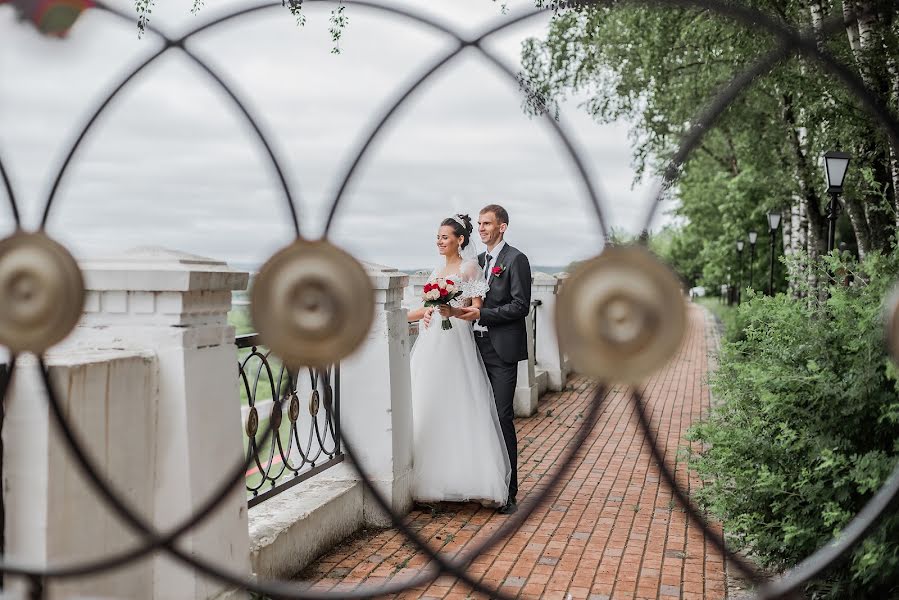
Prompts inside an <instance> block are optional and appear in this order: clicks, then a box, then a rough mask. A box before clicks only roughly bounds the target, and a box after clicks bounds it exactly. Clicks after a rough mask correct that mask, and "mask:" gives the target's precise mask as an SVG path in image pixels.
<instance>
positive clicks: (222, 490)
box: [0, 357, 270, 579]
mask: <svg viewBox="0 0 899 600" xmlns="http://www.w3.org/2000/svg"><path fill="white" fill-rule="evenodd" d="M39 366H40V371H41V374H42V377H43V382H44V388H45V390H46V392H47V396H48V398H49V400H50V403H51V405H52V404H54V403H55V404H56V405H57V406H56V407H55V408H56V409H57V410H58V412H57V411H56V410H53V411H51V412H52V414H53V415H54V418H55V419H57V420H58V425H59V427H60V430H61V431H62V433H63V437H64V438H65V441H66V443H67V445H68V446H69V447H70V451H71V452H72V454H73V456H74V458H75V459H76V462H78V464H79V465H80V466H81V468H83V469H84V470H85V472H86V477H87V479H88V483H90V484H91V485H92V486H94V487H95V489H96V490H97V491H98V493H99V494H100V496H101V497H102V498H105V499H107V502H108V504H110V505H111V506H112V508H113V509H114V510H115V511H116V512H117V513H119V515H120V516H122V518H123V520H124V521H125V522H126V523H127V524H128V525H129V526H131V527H132V528H133V529H135V530H136V531H138V532H141V533H145V536H144V539H143V540H142V541H143V542H144V543H137V544H135V545H134V547H132V548H127V549H125V550H122V551H119V552H118V553H111V554H110V555H108V556H105V557H100V558H97V559H91V560H88V561H85V562H83V563H79V564H72V565H63V566H59V567H53V566H49V567H47V566H32V565H26V564H23V563H16V562H12V561H8V560H6V559H5V558H4V559H3V560H0V573H9V574H11V575H23V576H29V577H53V578H60V579H61V578H68V577H80V576H85V575H92V574H95V573H99V572H102V571H107V570H111V569H115V568H118V567H122V566H125V565H127V564H128V563H131V562H133V561H135V560H137V559H139V558H142V557H144V556H146V555H148V554H150V553H152V552H154V551H156V550H159V549H169V548H172V547H173V546H174V543H175V541H176V540H177V539H178V538H180V537H181V536H182V535H184V534H185V533H186V532H188V531H190V530H191V529H193V528H194V527H196V526H197V525H199V524H200V523H202V522H203V521H205V520H206V519H207V518H208V517H209V516H210V515H211V514H212V513H213V512H214V511H215V509H216V507H217V506H218V505H219V504H220V503H221V501H222V499H223V498H224V496H225V495H226V494H227V493H228V492H229V490H230V489H231V488H233V487H234V486H236V485H237V484H238V483H239V482H241V481H243V478H244V474H245V473H246V469H247V467H249V465H250V464H251V463H250V460H249V458H247V460H246V461H244V462H243V463H242V464H238V465H235V468H234V469H232V471H230V472H228V473H226V476H225V477H224V478H223V480H222V481H221V482H220V483H219V484H218V485H217V486H215V487H214V488H213V490H212V493H210V495H209V496H208V498H206V500H205V501H204V502H203V503H202V504H201V505H200V506H199V508H198V509H197V510H196V511H195V512H194V514H192V515H189V516H188V517H186V518H185V519H184V520H183V521H182V522H181V523H180V524H179V525H177V526H176V527H173V528H172V529H170V530H169V531H167V532H165V533H163V534H158V533H157V532H154V531H153V530H152V528H150V526H149V525H147V524H146V523H144V522H143V519H142V518H141V517H140V516H139V515H138V514H137V513H134V512H132V511H131V510H130V509H129V507H128V506H127V505H125V504H122V503H119V502H118V500H119V497H118V494H117V493H116V492H114V491H113V487H112V486H109V485H108V484H107V482H106V481H105V480H104V478H103V476H102V475H100V470H99V469H97V468H96V465H95V464H94V463H93V461H92V459H90V457H89V456H88V454H87V453H86V451H85V450H84V448H83V446H82V445H81V442H80V440H79V439H78V437H77V434H76V433H75V432H74V430H73V429H72V428H71V427H70V426H69V423H68V421H66V420H65V415H64V414H63V413H62V410H61V408H60V407H59V403H58V400H57V396H56V392H55V390H54V388H53V386H52V382H51V380H50V376H49V372H48V370H47V367H46V365H45V364H44V359H43V357H40V358H39ZM9 377H12V372H11V371H10V375H9ZM8 381H9V378H7V383H8ZM8 391H9V388H8V386H0V404H2V403H4V402H5V401H6V394H7V393H8ZM51 408H54V407H53V406H51ZM268 429H270V427H269V428H268ZM265 435H268V432H267V433H266V434H265ZM82 459H84V462H82Z"/></svg>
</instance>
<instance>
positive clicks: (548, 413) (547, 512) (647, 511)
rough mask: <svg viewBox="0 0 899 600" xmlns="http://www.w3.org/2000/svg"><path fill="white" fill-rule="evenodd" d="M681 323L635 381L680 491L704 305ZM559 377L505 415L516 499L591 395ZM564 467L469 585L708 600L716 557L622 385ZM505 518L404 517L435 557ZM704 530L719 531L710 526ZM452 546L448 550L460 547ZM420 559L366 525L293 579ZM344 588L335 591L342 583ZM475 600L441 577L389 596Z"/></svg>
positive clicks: (542, 473)
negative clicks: (674, 338)
mask: <svg viewBox="0 0 899 600" xmlns="http://www.w3.org/2000/svg"><path fill="white" fill-rule="evenodd" d="M688 315H689V329H688V333H687V336H686V339H685V341H684V344H683V346H682V347H681V349H680V351H679V352H678V355H677V356H676V357H675V358H674V359H673V360H672V361H671V362H670V363H669V364H668V365H667V366H666V367H665V368H664V369H663V370H662V371H660V372H659V373H657V374H656V375H655V376H654V377H653V378H652V379H650V380H649V381H648V382H646V385H645V389H644V406H645V408H646V413H647V415H648V416H649V417H650V420H651V421H652V423H653V426H652V428H653V432H654V434H655V436H656V437H657V438H658V441H659V450H660V452H661V454H662V455H663V456H664V457H665V460H666V464H667V465H668V466H669V468H671V469H673V470H674V475H675V479H676V480H677V481H678V483H679V485H681V486H683V488H684V489H685V491H687V492H690V491H691V490H695V488H696V487H697V486H698V485H699V481H698V479H697V478H696V477H695V476H694V475H692V474H689V473H688V472H687V471H686V466H685V465H684V463H683V462H680V463H678V462H676V461H675V456H676V455H677V453H678V452H679V451H680V449H681V448H683V447H686V446H689V444H688V443H687V442H686V441H684V439H683V436H684V433H685V432H686V430H687V428H689V426H690V425H691V424H692V423H693V422H694V421H696V420H697V419H699V418H700V417H701V416H702V415H704V414H705V413H706V412H707V411H708V408H709V392H708V388H707V387H706V385H705V381H706V376H707V368H708V350H709V348H708V346H707V338H706V321H705V317H704V312H703V311H702V309H700V308H699V307H697V306H693V305H691V306H690V307H689V313H688ZM595 391H596V388H595V385H594V384H593V383H592V382H590V381H589V380H587V379H585V378H583V377H579V376H572V377H571V378H569V380H568V386H567V388H566V390H565V391H563V392H559V393H554V394H547V395H545V396H543V397H542V398H541V399H540V405H539V407H538V415H536V416H534V417H531V418H529V419H519V420H516V423H515V425H516V429H517V430H518V439H519V479H520V482H521V490H520V497H519V500H520V501H523V500H526V499H527V498H528V497H529V496H531V495H532V494H535V493H537V492H538V491H542V490H544V489H546V486H547V485H548V483H549V477H550V476H551V474H552V473H554V472H555V471H556V469H558V467H559V466H560V465H561V461H562V456H563V454H564V452H565V447H566V442H568V441H569V440H570V439H572V437H573V436H574V435H575V434H576V432H577V430H578V426H579V425H580V424H581V423H582V422H583V417H584V416H586V414H587V411H588V409H589V407H590V403H591V402H592V400H593V396H594V395H595ZM573 467H574V468H573V469H572V470H571V472H570V473H569V475H568V476H567V477H566V479H564V480H563V481H561V482H560V483H559V484H558V486H557V487H556V488H554V492H553V493H552V494H551V495H550V498H549V500H548V502H547V504H546V505H545V506H543V507H541V508H539V509H537V510H536V511H534V512H533V513H532V514H531V515H530V517H529V518H528V520H527V521H526V522H525V523H524V524H523V525H522V526H521V527H520V528H519V530H518V531H517V532H516V533H514V534H513V535H512V536H510V537H509V538H508V539H506V540H505V541H503V542H500V543H499V544H498V545H496V546H494V547H493V548H491V549H490V550H488V552H486V553H485V554H484V555H482V556H480V557H478V558H476V559H475V560H474V561H473V563H472V565H471V566H470V567H469V569H468V572H469V574H471V575H472V576H474V577H475V578H476V579H478V580H480V581H481V583H482V584H485V585H489V586H492V587H494V588H497V589H502V590H503V591H504V592H506V593H508V594H509V595H511V596H517V597H519V598H528V599H530V598H543V599H546V600H554V599H556V598H557V599H558V600H568V599H569V598H570V599H571V600H575V599H586V600H618V599H631V600H636V599H641V600H643V599H650V598H651V599H653V600H665V599H666V598H681V599H683V600H689V599H691V598H692V599H696V600H698V599H703V600H719V598H721V597H723V594H722V592H723V590H724V589H725V588H726V585H725V578H724V572H725V561H724V559H723V557H722V556H721V555H720V554H718V553H717V552H716V551H715V550H714V548H713V547H712V546H711V545H710V544H709V543H708V542H707V540H705V538H704V535H703V531H702V529H701V528H700V527H699V526H698V524H697V523H693V522H689V520H688V518H687V515H686V513H685V512H684V510H683V508H681V507H680V506H679V505H678V504H677V501H676V500H674V499H673V496H672V494H671V492H670V490H669V489H668V488H667V487H666V485H665V483H664V482H663V481H662V478H661V477H660V473H659V469H658V467H657V465H655V464H654V462H653V460H652V456H651V454H650V452H649V448H648V446H647V442H646V440H645V439H644V438H643V436H642V434H641V431H640V429H639V423H638V420H637V416H636V412H635V406H634V403H633V402H632V401H631V399H630V397H629V396H628V394H627V390H626V389H624V388H612V389H611V390H609V391H608V393H607V394H606V396H605V397H604V398H603V405H602V413H601V414H600V416H599V417H598V419H597V423H596V426H595V427H594V428H593V430H592V431H591V433H590V434H589V436H588V438H587V440H586V441H585V442H584V444H582V445H581V447H580V448H579V449H578V452H577V453H576V455H575V458H574V465H573ZM505 519H507V517H504V516H502V515H499V514H497V513H496V511H495V510H491V509H487V508H485V507H482V506H480V505H478V504H474V503H470V504H452V503H446V504H440V505H437V506H436V507H435V510H433V511H432V510H430V509H427V510H424V509H416V510H413V511H412V512H411V513H410V514H409V516H408V517H407V521H406V522H407V524H408V525H409V526H410V527H412V528H413V530H415V531H416V532H417V533H418V534H419V535H420V536H422V537H423V538H424V539H425V541H427V542H428V544H430V545H431V546H432V547H433V548H435V549H439V550H440V551H441V552H442V553H443V554H444V555H449V554H453V553H456V552H459V553H461V554H465V553H466V551H467V549H468V548H470V547H473V546H474V545H475V544H478V543H480V542H481V541H483V540H484V539H486V537H487V536H489V535H490V534H491V533H492V532H493V531H496V529H498V528H499V527H500V526H501V525H502V524H503V523H504V522H505ZM713 530H716V531H720V528H719V527H717V526H714V527H713ZM461 554H460V555H461ZM429 562H430V561H429V559H428V558H427V557H426V556H425V555H424V554H423V553H420V552H418V551H417V550H416V547H415V546H414V545H413V544H411V543H409V542H407V540H404V539H403V538H402V536H400V535H399V533H398V532H396V531H395V530H381V531H370V532H368V533H367V534H365V535H362V536H361V537H360V538H358V539H355V540H354V541H352V542H350V543H346V544H343V545H341V546H339V547H337V548H335V549H333V550H332V551H331V552H329V553H327V554H326V555H325V556H323V557H322V558H321V559H320V560H319V561H318V562H317V563H316V564H314V565H312V566H310V567H309V568H307V569H306V571H304V572H303V573H302V574H301V576H300V579H303V580H306V581H308V582H310V583H313V584H314V588H313V589H316V590H320V589H332V588H333V587H334V586H341V587H338V588H336V589H348V588H349V587H352V586H355V585H357V582H358V581H359V580H360V579H361V580H362V585H363V587H364V586H367V585H372V584H375V585H379V584H383V583H384V582H385V581H391V580H392V581H403V580H406V579H409V578H410V577H413V576H415V575H419V574H420V573H421V572H422V570H423V569H424V568H425V567H426V566H427V565H428V564H429ZM342 586H346V588H344V587H342ZM423 594H426V595H427V596H429V597H430V596H433V597H445V598H460V599H461V598H475V599H481V598H485V599H486V598H487V596H486V595H484V594H482V593H478V592H473V591H471V589H470V588H469V587H468V586H467V585H465V584H463V583H461V582H458V581H455V579H453V578H452V577H451V576H448V575H444V576H441V577H440V578H439V579H437V580H435V581H433V582H428V583H427V584H425V585H423V586H420V588H419V589H416V590H408V591H406V592H403V593H402V594H399V595H396V596H394V597H395V598H420V597H425V596H423Z"/></svg>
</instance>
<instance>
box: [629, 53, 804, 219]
mask: <svg viewBox="0 0 899 600" xmlns="http://www.w3.org/2000/svg"><path fill="white" fill-rule="evenodd" d="M792 51H793V46H790V45H783V46H780V47H778V48H777V49H775V50H772V51H771V52H769V53H768V54H766V55H765V56H763V57H762V58H761V59H760V60H758V61H757V62H756V63H755V64H753V65H752V67H750V68H749V69H748V70H746V71H743V72H742V73H740V75H739V76H737V77H736V78H734V79H733V80H732V81H731V82H730V83H729V84H728V85H727V87H726V88H725V89H724V90H723V91H722V92H721V93H720V94H718V95H717V96H716V97H715V99H714V101H713V102H712V103H711V104H710V105H709V107H708V108H707V109H706V110H705V111H703V113H702V115H701V116H700V118H699V120H698V121H697V122H696V124H695V125H693V127H691V128H690V131H689V132H688V134H687V135H686V136H685V137H684V138H683V140H682V141H681V144H680V147H679V148H678V150H677V153H676V154H675V155H674V158H672V159H671V161H670V162H669V163H668V167H667V168H666V169H665V174H664V176H663V177H662V180H661V181H660V182H659V183H658V184H657V185H656V187H655V190H654V191H653V193H652V196H651V200H650V202H649V209H648V211H647V214H646V218H645V219H644V220H643V231H649V227H650V226H651V225H652V220H653V219H654V218H655V215H656V211H657V210H658V207H659V204H660V201H661V200H662V196H663V195H664V193H665V190H666V189H668V188H669V187H670V186H671V185H672V184H673V183H674V182H675V181H676V180H677V179H678V177H679V176H680V172H679V171H680V168H681V167H682V166H683V164H684V162H685V161H686V160H687V157H688V156H689V155H690V154H691V153H692V152H693V150H695V149H696V148H697V147H698V146H699V144H700V142H702V138H703V137H705V134H706V133H708V131H709V130H710V129H711V127H713V126H714V125H715V123H717V122H718V119H719V118H720V117H721V115H722V114H724V111H725V110H727V108H728V107H729V106H730V105H731V103H732V102H733V101H734V100H735V99H736V98H737V96H739V95H740V94H742V93H743V92H744V91H745V90H746V88H748V87H749V86H750V85H752V83H753V82H754V81H755V80H756V79H757V78H758V77H760V76H761V75H763V74H765V73H768V72H770V71H771V69H772V68H774V66H776V65H777V64H778V63H780V62H782V61H783V60H784V59H786V58H787V57H789V56H790V55H791V53H792Z"/></svg>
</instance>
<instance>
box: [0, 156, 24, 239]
mask: <svg viewBox="0 0 899 600" xmlns="http://www.w3.org/2000/svg"><path fill="white" fill-rule="evenodd" d="M0 178H2V179H3V188H4V189H5V190H6V197H7V199H8V200H9V209H10V210H11V211H12V219H13V221H14V222H15V224H16V228H19V227H21V226H22V219H21V217H20V216H19V205H18V203H17V202H16V194H15V192H13V189H12V182H11V181H10V180H9V175H7V173H6V167H5V166H4V165H3V159H2V158H0Z"/></svg>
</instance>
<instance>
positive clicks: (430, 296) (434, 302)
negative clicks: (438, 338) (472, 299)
mask: <svg viewBox="0 0 899 600" xmlns="http://www.w3.org/2000/svg"><path fill="white" fill-rule="evenodd" d="M461 295H462V290H460V289H459V288H458V287H457V286H456V283H455V282H454V281H453V280H452V279H443V278H440V277H438V278H437V280H436V281H433V282H432V281H429V282H428V283H426V284H425V288H424V291H423V293H422V298H423V299H424V303H425V306H440V305H441V304H449V303H450V302H451V301H452V300H455V299H456V298H458V297H459V296H461ZM440 327H441V328H442V329H452V328H453V324H452V323H451V322H450V320H449V317H447V318H445V319H443V323H441V325H440Z"/></svg>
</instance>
